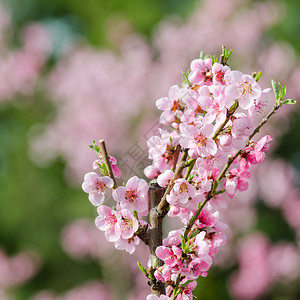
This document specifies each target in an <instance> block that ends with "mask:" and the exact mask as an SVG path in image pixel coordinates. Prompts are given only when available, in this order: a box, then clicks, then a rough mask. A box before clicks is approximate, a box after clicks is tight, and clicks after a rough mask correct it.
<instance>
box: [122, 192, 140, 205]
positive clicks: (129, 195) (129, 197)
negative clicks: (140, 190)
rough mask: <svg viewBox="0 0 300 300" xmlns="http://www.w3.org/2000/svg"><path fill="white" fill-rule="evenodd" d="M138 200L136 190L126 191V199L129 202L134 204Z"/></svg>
mask: <svg viewBox="0 0 300 300" xmlns="http://www.w3.org/2000/svg"><path fill="white" fill-rule="evenodd" d="M136 198H138V195H137V194H136V191H135V190H129V191H126V195H125V199H127V200H128V201H129V202H131V203H133V202H134V201H135V200H136Z"/></svg>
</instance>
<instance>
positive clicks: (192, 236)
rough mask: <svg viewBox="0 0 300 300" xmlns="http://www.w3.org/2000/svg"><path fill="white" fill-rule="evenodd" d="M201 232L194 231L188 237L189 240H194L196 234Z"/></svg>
mask: <svg viewBox="0 0 300 300" xmlns="http://www.w3.org/2000/svg"><path fill="white" fill-rule="evenodd" d="M200 232H201V230H196V231H194V232H193V233H192V234H191V235H190V236H189V239H192V238H194V237H195V236H196V235H197V234H198V233H200Z"/></svg>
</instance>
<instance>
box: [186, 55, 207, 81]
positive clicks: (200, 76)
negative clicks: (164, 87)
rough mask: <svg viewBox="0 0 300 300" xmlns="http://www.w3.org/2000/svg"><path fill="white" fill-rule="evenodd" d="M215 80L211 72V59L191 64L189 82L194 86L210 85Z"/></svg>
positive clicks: (195, 61)
mask: <svg viewBox="0 0 300 300" xmlns="http://www.w3.org/2000/svg"><path fill="white" fill-rule="evenodd" d="M212 78H213V74H212V71H211V59H210V58H206V59H204V60H203V59H195V60H193V61H192V62H191V73H190V74H189V81H190V82H191V83H192V84H197V85H198V84H199V85H200V84H210V83H211V81H212Z"/></svg>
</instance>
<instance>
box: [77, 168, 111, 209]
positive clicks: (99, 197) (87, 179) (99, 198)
mask: <svg viewBox="0 0 300 300" xmlns="http://www.w3.org/2000/svg"><path fill="white" fill-rule="evenodd" d="M113 186H114V182H113V180H112V179H111V178H110V177H108V176H102V177H100V176H99V175H98V174H96V173H94V172H89V173H87V174H85V176H84V182H83V183H82V189H83V190H84V191H85V192H86V193H88V194H89V200H90V201H91V203H92V204H93V205H95V206H98V205H101V204H102V203H103V202H104V199H105V196H104V191H105V190H106V189H107V188H110V189H111V188H112V187H113Z"/></svg>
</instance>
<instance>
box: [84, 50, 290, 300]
mask: <svg viewBox="0 0 300 300" xmlns="http://www.w3.org/2000/svg"><path fill="white" fill-rule="evenodd" d="M231 54H232V51H227V50H226V48H225V47H223V49H222V55H221V58H220V62H221V63H218V58H217V57H214V56H212V57H211V58H206V59H202V58H200V59H196V60H194V61H192V63H191V68H190V69H191V70H190V72H189V73H188V74H185V75H184V76H185V86H184V87H183V88H179V87H178V86H172V87H171V88H170V90H169V94H168V97H163V98H160V99H158V100H157V101H156V106H157V107H158V109H160V110H163V112H162V114H161V116H160V122H161V123H162V124H165V125H171V126H172V127H173V128H174V129H175V130H173V131H171V132H169V131H166V130H163V129H159V135H158V136H152V137H151V138H150V139H149V140H148V141H147V144H148V147H149V158H151V159H152V160H153V162H152V165H150V166H148V167H147V168H146V169H145V175H146V176H147V177H148V178H149V179H153V180H152V181H151V182H150V184H148V183H147V182H146V181H145V180H143V179H139V178H138V177H137V176H133V177H131V178H130V179H129V180H128V181H127V183H126V185H124V186H119V187H117V185H116V181H115V179H114V175H115V174H119V170H118V168H117V167H116V160H115V159H114V158H113V157H109V156H108V155H107V151H106V148H105V143H104V141H103V140H100V148H99V147H98V146H96V145H95V143H94V145H91V146H90V147H91V148H92V149H93V150H95V151H96V152H97V153H98V155H99V157H100V163H97V165H98V166H99V168H100V171H101V172H102V173H103V175H104V176H102V177H100V176H98V175H97V174H96V173H94V172H91V173H88V174H86V176H85V181H84V183H83V184H82V187H83V189H84V191H86V192H87V193H89V199H90V201H91V202H92V203H93V204H94V205H96V206H98V205H101V204H102V203H103V201H104V193H105V190H106V189H107V188H111V189H114V190H113V192H112V196H113V198H114V200H115V201H116V202H117V204H116V208H115V209H111V208H109V207H107V206H105V205H101V206H99V207H98V209H97V210H98V214H99V216H98V217H97V218H96V226H97V227H98V228H99V229H100V230H102V231H104V232H105V237H106V239H107V240H108V241H110V242H114V244H115V247H116V248H117V249H120V250H126V251H127V252H129V253H130V254H131V253H133V252H134V251H135V247H136V245H138V243H139V242H140V240H142V241H143V242H144V243H145V244H146V245H148V247H149V250H150V263H151V266H150V267H149V269H148V270H146V268H145V267H143V266H142V265H141V264H140V263H138V265H139V268H140V270H141V271H142V272H143V273H144V274H145V276H146V277H147V279H148V280H149V281H148V282H149V284H150V286H151V295H149V296H148V297H147V300H158V299H160V300H171V299H172V300H175V299H177V298H178V299H179V298H180V299H192V297H193V295H192V291H193V289H194V288H195V287H196V284H197V283H196V279H197V278H198V277H199V276H206V275H207V271H208V270H209V268H210V266H211V265H212V259H213V258H214V255H215V254H216V253H217V252H218V248H219V247H220V246H221V245H222V244H224V243H225V242H226V238H225V232H224V230H225V228H226V224H224V223H222V222H221V221H220V219H219V215H220V214H219V211H218V209H219V206H221V204H222V205H224V201H225V199H223V198H222V196H221V194H222V193H224V192H226V193H227V195H228V196H229V197H230V198H233V197H234V196H235V195H236V193H237V191H245V190H246V189H247V188H248V179H249V178H250V176H251V173H250V167H251V165H253V164H258V163H261V162H262V161H263V160H264V158H265V153H266V151H267V150H268V148H269V142H270V141H271V140H272V137H271V136H269V135H266V136H264V137H263V138H261V139H260V140H259V141H258V142H254V141H252V138H253V137H254V136H255V134H256V133H258V132H259V131H260V129H261V127H262V126H263V125H264V124H265V123H266V122H267V121H268V120H269V118H270V117H271V116H272V115H273V114H275V112H276V111H277V110H278V109H279V107H281V106H282V105H283V104H294V103H295V101H294V100H292V99H287V100H284V99H283V98H284V96H285V94H286V88H285V86H281V85H280V84H276V83H275V82H274V81H272V86H273V91H274V94H275V98H276V103H275V106H274V108H273V110H272V111H271V112H270V113H269V114H268V115H267V116H266V117H265V118H264V119H262V121H261V122H260V123H259V124H258V125H257V126H256V127H255V126H254V118H253V117H254V114H255V113H256V112H259V111H260V110H261V107H263V106H264V102H265V98H266V96H267V95H268V93H269V90H270V89H265V90H261V87H260V85H259V84H258V80H259V78H260V76H261V74H262V73H261V72H260V73H259V74H254V75H253V76H251V75H248V74H243V73H241V72H240V71H232V70H231V69H230V68H229V66H228V65H227V61H228V59H229V57H230V56H231ZM253 128H255V129H254V130H253ZM241 143H242V144H243V145H244V146H243V147H242V148H241ZM100 154H101V155H100ZM179 158H180V159H179ZM178 159H179V162H177V161H178ZM225 162H226V163H225ZM111 163H112V164H113V165H111ZM224 164H225V165H224ZM233 164H239V166H238V167H235V168H231V167H232V165H233ZM185 168H187V170H186V172H185V174H184V175H183V174H182V173H183V170H184V169H185ZM107 175H109V176H107ZM119 175H120V174H119ZM224 178H225V180H224V182H223V185H224V188H225V190H219V191H217V189H218V186H219V183H220V182H221V180H222V179H224ZM209 201H210V205H207V206H206V204H207V203H208V202H209ZM147 215H148V216H149V223H147V222H145V221H144V219H143V217H146V216H147ZM167 215H168V217H179V218H180V220H181V221H182V223H183V227H182V228H180V229H177V230H173V231H171V232H169V234H168V236H167V237H166V238H165V239H164V240H163V238H162V237H163V226H162V225H163V218H164V217H166V216H167Z"/></svg>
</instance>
